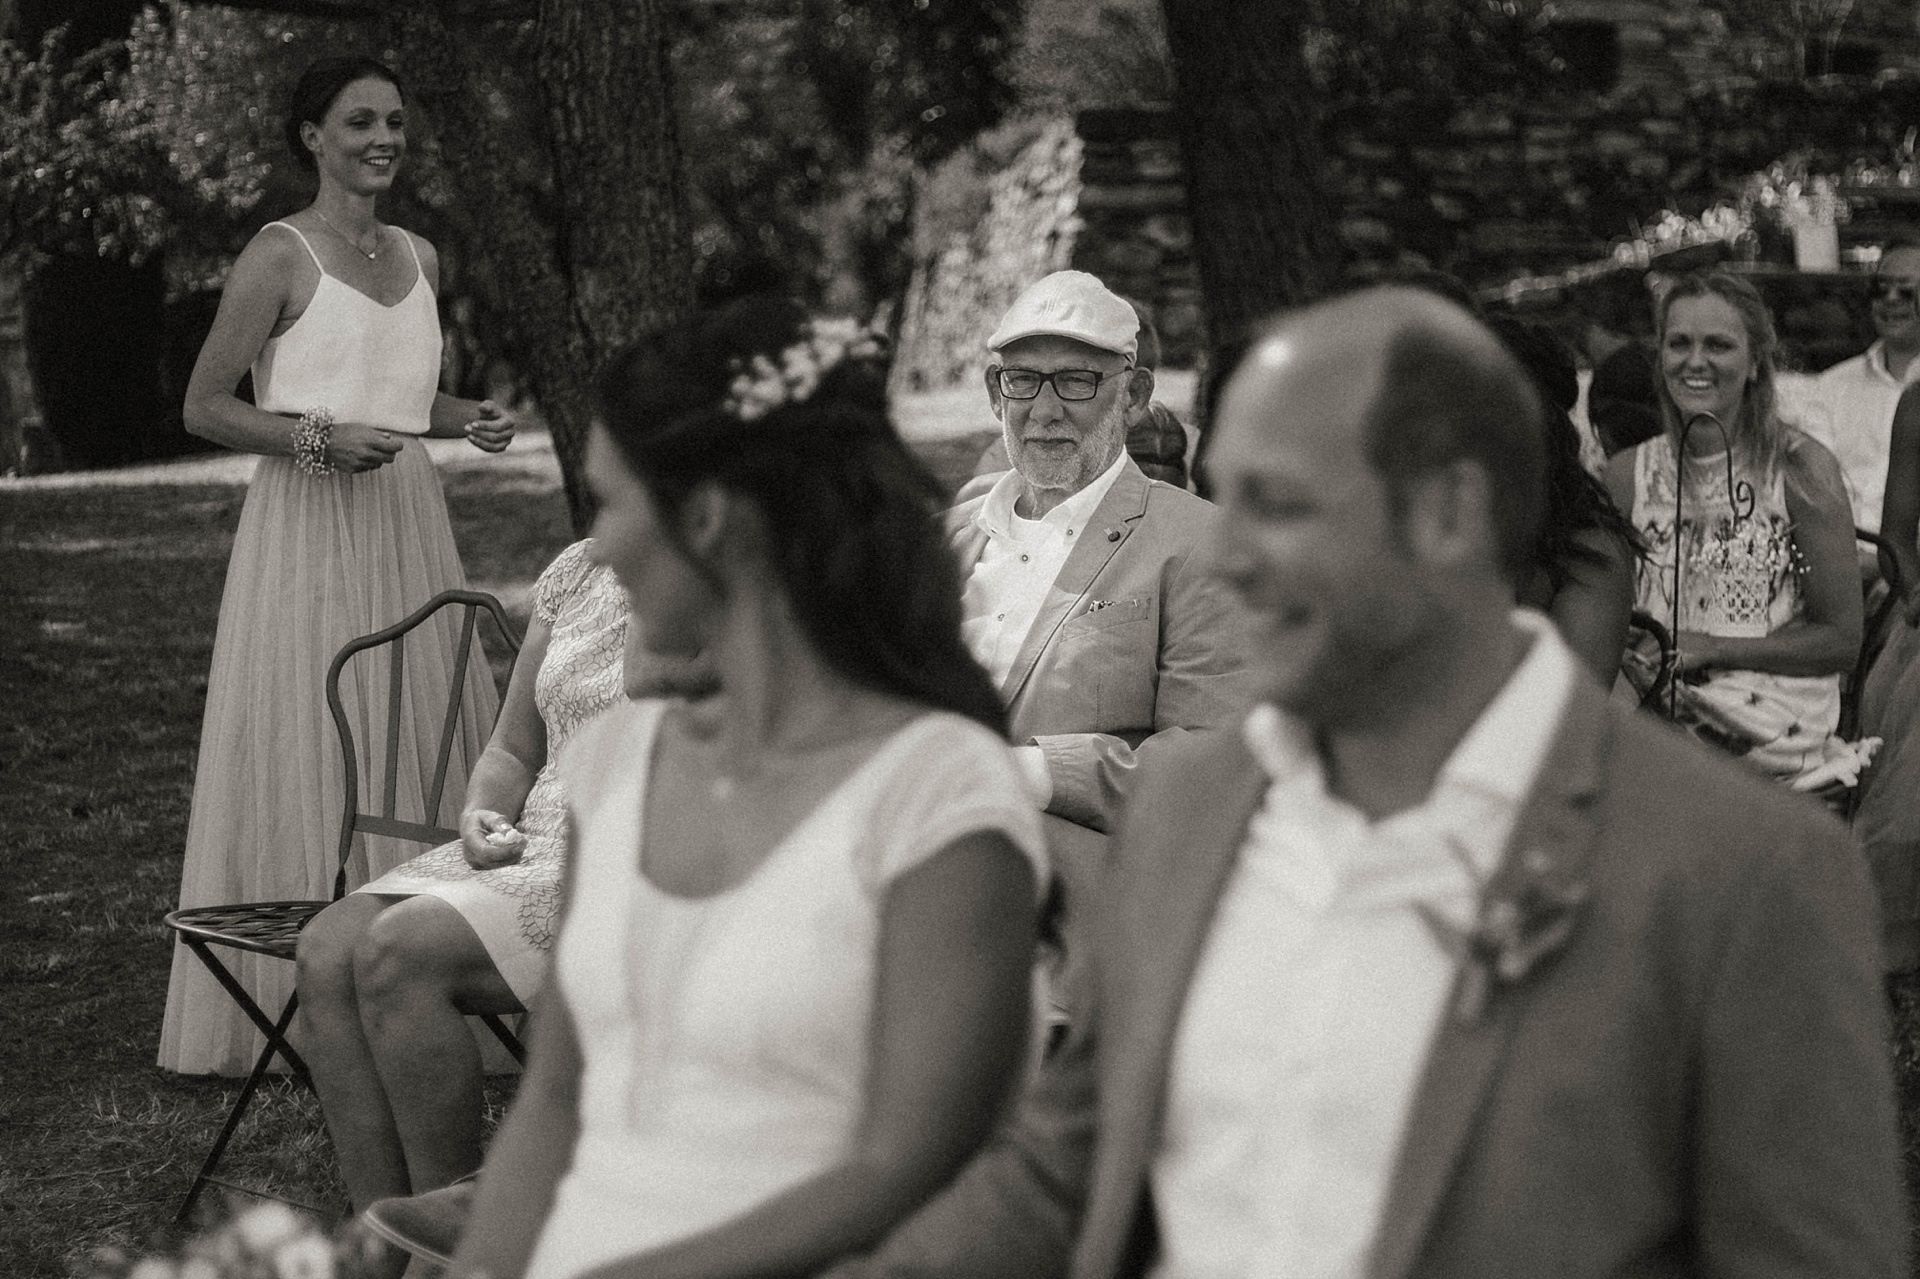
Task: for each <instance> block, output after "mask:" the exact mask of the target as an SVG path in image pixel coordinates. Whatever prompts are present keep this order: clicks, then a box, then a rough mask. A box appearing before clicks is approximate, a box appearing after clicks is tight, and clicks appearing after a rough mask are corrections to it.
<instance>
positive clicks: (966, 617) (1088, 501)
mask: <svg viewBox="0 0 1920 1279" xmlns="http://www.w3.org/2000/svg"><path fill="white" fill-rule="evenodd" d="M1126 464H1127V452H1126V450H1125V449H1122V450H1120V456H1119V457H1117V458H1115V459H1114V460H1113V465H1112V466H1109V467H1108V468H1107V469H1106V470H1104V471H1102V472H1101V473H1100V474H1099V475H1098V476H1096V477H1095V478H1094V480H1093V482H1092V483H1091V484H1088V485H1087V486H1086V487H1085V488H1083V489H1081V490H1080V491H1079V492H1078V493H1075V494H1074V495H1073V496H1071V497H1069V498H1067V499H1066V500H1064V501H1062V502H1061V503H1060V504H1059V505H1058V506H1056V507H1054V508H1053V509H1052V510H1051V511H1048V512H1047V513H1046V514H1045V515H1043V516H1041V517H1040V518H1039V519H1037V520H1029V519H1023V518H1021V517H1020V516H1019V515H1016V514H1014V510H1013V504H1014V499H1016V498H1018V497H1019V496H1020V490H1021V479H1020V472H1019V471H1008V472H1007V473H1006V474H1005V475H1003V476H1001V477H1000V480H999V482H998V483H997V484H995V485H994V486H993V487H992V488H991V489H989V490H988V491H987V496H986V500H985V501H983V502H981V504H980V509H979V510H978V511H976V512H974V516H973V522H974V525H975V526H976V527H977V528H979V529H980V530H981V531H982V532H984V533H985V534H986V535H987V545H986V549H985V550H983V551H982V552H981V553H980V558H979V560H978V561H977V562H975V564H974V566H973V571H972V572H971V573H970V574H968V576H967V585H966V589H965V591H964V592H963V593H962V595H961V612H962V621H961V623H960V634H961V637H962V638H964V639H965V640H966V642H967V648H968V649H969V650H971V651H972V653H973V655H974V657H975V658H976V659H977V660H978V661H979V663H980V665H982V666H984V667H986V668H987V674H989V675H991V676H993V682H994V684H995V685H1002V684H1005V683H1006V681H1007V672H1008V671H1010V670H1012V669H1013V659H1014V658H1015V657H1017V656H1019V654H1020V646H1021V645H1022V644H1023V643H1025V642H1026V638H1027V632H1028V631H1030V630H1032V629H1033V621H1034V618H1036V617H1038V616H1039V615H1040V608H1041V606H1042V605H1043V604H1045V603H1046V602H1047V592H1049V591H1050V590H1052V589H1053V582H1054V579H1055V578H1057V577H1059V576H1060V569H1061V567H1062V566H1063V565H1064V564H1066V562H1067V556H1068V555H1070V554H1072V552H1073V548H1074V547H1075V546H1076V545H1078V544H1079V539H1080V538H1081V537H1082V536H1083V535H1084V534H1085V533H1086V531H1087V530H1086V524H1087V521H1088V520H1089V519H1091V518H1092V517H1093V512H1094V509H1095V508H1096V507H1098V506H1099V505H1100V501H1101V499H1102V498H1104V497H1106V495H1107V490H1108V489H1110V488H1112V487H1113V482H1114V481H1115V480H1116V479H1118V478H1120V472H1121V471H1122V470H1123V469H1124V468H1125V467H1126Z"/></svg>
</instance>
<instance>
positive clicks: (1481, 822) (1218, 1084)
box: [1151, 610, 1575, 1279]
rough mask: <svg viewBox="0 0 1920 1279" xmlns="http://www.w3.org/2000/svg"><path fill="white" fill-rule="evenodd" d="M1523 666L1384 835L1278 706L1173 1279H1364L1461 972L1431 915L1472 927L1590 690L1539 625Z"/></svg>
mask: <svg viewBox="0 0 1920 1279" xmlns="http://www.w3.org/2000/svg"><path fill="white" fill-rule="evenodd" d="M1514 622H1515V625H1516V626H1518V627H1520V628H1521V629H1524V630H1526V631H1528V632H1530V633H1531V634H1532V637H1533V638H1532V643H1531V645H1530V646H1529V648H1528V652H1527V655H1526V657H1525V658H1524V659H1523V660H1522V662H1521V663H1520V665H1519V667H1518V668H1516V669H1515V671H1514V673H1513V675H1512V677H1511V678H1509V679H1508V681H1507V683H1506V685H1505V686H1504V687H1503V688H1502V689H1501V691H1500V692H1499V694H1498V695H1497V696H1495V698H1494V699H1493V701H1492V702H1491V703H1489V704H1488V706H1487V708H1486V710H1485V711H1483V712H1482V713H1481V715H1480V718H1479V719H1478V720H1477V721H1475V723H1474V725H1473V727H1472V729H1471V730H1469V731H1468V733H1467V735H1466V736H1465V737H1464V738H1462V739H1461V741H1460V744H1459V745H1458V746H1457V747H1455V748H1454V751H1453V753H1452V754H1451V755H1450V756H1448V758H1447V762H1446V764H1445V765H1444V766H1443V767H1442V768H1441V770H1440V773H1439V775H1438V776H1437V777H1436V778H1435V779H1434V785H1433V790H1432V792H1431V793H1430V794H1429V795H1428V796H1427V798H1426V799H1425V800H1424V801H1423V802H1422V803H1420V804H1419V805H1417V806H1415V807H1413V808H1410V809H1407V810H1405V811H1403V812H1400V813H1396V814H1394V815H1393V816H1391V817H1388V818H1386V819H1385V820H1383V821H1380V822H1377V823H1376V822H1370V821H1368V820H1367V818H1366V816H1365V815H1364V814H1362V813H1361V812H1360V811H1359V810H1358V809H1355V808H1353V807H1352V806H1351V805H1349V804H1347V803H1346V802H1345V801H1343V800H1340V799H1337V798H1335V797H1334V796H1332V795H1329V794H1328V793H1327V789H1326V780H1325V775H1324V773H1323V771H1322V766H1321V762H1320V758H1319V754H1318V752H1317V750H1316V749H1315V748H1314V745H1313V742H1312V738H1311V735H1310V733H1309V732H1308V730H1307V729H1306V728H1304V727H1303V726H1302V725H1300V724H1299V723H1298V722H1296V721H1293V720H1291V719H1290V718H1288V717H1287V716H1285V715H1284V714H1282V713H1281V712H1280V711H1278V710H1276V709H1274V708H1273V707H1271V706H1262V707H1259V708H1257V709H1256V710H1255V711H1254V712H1253V713H1252V714H1251V715H1249V716H1248V718H1247V721H1246V725H1245V733H1246V737H1247V744H1248V747H1249V748H1250V749H1251V750H1252V751H1253V753H1254V756H1255V758H1256V759H1258V760H1259V762H1260V765H1261V767H1262V768H1263V769H1264V770H1265V771H1266V772H1267V774H1268V776H1269V777H1270V778H1271V781H1270V783H1269V785H1268V788H1267V794H1266V800H1265V802H1264V804H1263V805H1262V807H1261V809H1260V812H1259V814H1258V815H1257V816H1256V817H1255V818H1254V820H1253V822H1252V823H1251V825H1250V826H1249V828H1248V831H1247V838H1246V842H1245V844H1244V845H1243V846H1242V847H1241V850H1240V854H1239V860H1238V862H1237V864H1236V866H1235V867H1234V870H1233V871H1232V873H1231V876H1230V878H1229V880H1228V883H1227V887H1226V891H1225V893H1224V894H1223V895H1222V897H1221V900H1220V905H1219V908H1218V911H1217V913H1216V915H1215V917H1214V921H1213V925H1212V929H1211V931H1210V933H1209V935H1208V937H1207V941H1206V944H1205V946H1204V947H1203V949H1202V951H1201V955H1200V961H1199V965H1198V967H1197V968H1196V970H1195V973H1194V979H1193V985H1192V987H1191V989H1190V990H1189V992H1188V997H1187V1003H1186V1007H1185V1010H1184V1012H1183V1013H1182V1016H1181V1021H1180V1028H1179V1031H1178V1033H1177V1035H1176V1037H1175V1041H1174V1046H1173V1059H1172V1069H1171V1075H1170V1078H1169V1086H1168V1094H1167V1112H1166V1122H1165V1125H1164V1127H1163V1131H1162V1138H1161V1147H1160V1150H1159V1153H1158V1154H1157V1155H1156V1157H1155V1159H1154V1161H1153V1167H1152V1171H1151V1180H1152V1186H1153V1195H1154V1203H1155V1206H1156V1208H1157V1209H1158V1213H1159V1225H1160V1244H1161V1250H1162V1251H1161V1261H1160V1264H1159V1267H1158V1269H1157V1270H1156V1272H1155V1274H1156V1276H1157V1279H1224V1277H1225V1276H1235V1277H1236V1279H1240V1277H1249V1279H1251V1277H1255V1276H1258V1277H1262V1279H1266V1277H1271V1279H1335V1277H1336V1276H1338V1277H1341V1279H1345V1277H1349V1276H1353V1277H1357V1276H1360V1275H1362V1274H1364V1272H1365V1270H1366V1267H1367V1262H1368V1259H1369V1256H1370V1254H1371V1252H1372V1249H1373V1245H1374V1240H1375V1238H1376V1236H1377V1235H1378V1233H1379V1227H1380V1214H1381V1211H1382V1209H1383V1207H1384V1204H1385V1199H1386V1193H1387V1187H1388V1185H1389V1183H1390V1182H1391V1180H1392V1176H1393V1171H1394V1168H1395V1165H1396V1163H1397V1161H1398V1157H1399V1150H1400V1142H1401V1136H1402V1133H1403V1130H1404V1129H1405V1126H1406V1121H1407V1114H1408V1111H1409V1108H1410V1107H1411V1105H1412V1101H1413V1094H1414V1089H1415V1087H1416V1086H1417V1084H1418V1082H1419V1078H1420V1074H1421V1071H1422V1069H1423V1067H1424V1066H1425V1064H1426V1059H1427V1053H1428V1049H1429V1047H1430V1045H1431V1042H1432V1039H1433V1035H1434V1031H1435V1030H1436V1028H1437V1027H1438V1025H1439V1022H1440V1017H1441V1015H1442V1011H1443V1005H1444V1004H1445V1002H1446V999H1447V996H1448V994H1449V992H1450V990H1451V988H1452V984H1453V977H1454V961H1453V959H1452V958H1451V957H1450V956H1449V954H1448V952H1447V951H1446V950H1445V949H1443V948H1442V946H1441V945H1440V944H1439V942H1438V941H1437V939H1436V938H1435V937H1434V936H1433V935H1432V933H1431V931H1430V930H1429V926H1428V925H1427V924H1426V923H1425V922H1424V921H1423V920H1422V919H1421V917H1420V915H1419V913H1418V912H1417V911H1416V909H1415V903H1420V902H1424V903H1427V904H1429V905H1430V906H1431V907H1432V908H1433V909H1435V910H1437V911H1439V912H1440V913H1441V914H1442V915H1443V916H1444V917H1446V918H1448V919H1450V920H1451V921H1453V922H1454V923H1455V924H1457V925H1459V926H1460V927H1463V928H1464V927H1469V926H1471V924H1472V923H1473V920H1474V916H1475V914H1476V911H1477V908H1478V902H1479V896H1480V884H1481V883H1483V882H1484V881H1485V880H1486V879H1487V878H1488V877H1490V876H1491V875H1492V874H1493V872H1494V870H1495V869H1496V868H1497V867H1498V865H1499V862H1500V858H1501V854H1502V852H1503V850H1504V848H1505V845H1506V842H1507V838H1508V836H1509V835H1510V834H1511V833H1512V830H1513V824H1514V822H1515V820H1516V819H1517V818H1518V816H1519V813H1520V810H1521V807H1522V805H1523V804H1524V802H1525V800H1526V797H1527V795H1528V793H1529V791H1530V790H1531V789H1532V786H1533V781H1534V778H1535V776H1536V775H1537V774H1538V772H1539V770H1540V766H1541V764H1542V762H1543V761H1544V760H1545V758H1546V753H1547V749H1548V746H1549V744H1550V743H1551V741H1552V738H1553V734H1554V732H1555V730H1556V729H1557V727H1558V725H1559V722H1560V718H1561V715H1562V713H1563V712H1564V710H1565V707H1566V700H1567V695H1568V693H1569V691H1570V690H1571V688H1572V686H1573V679H1574V674H1573V673H1574V669H1575V666H1574V658H1573V654H1572V652H1571V651H1570V650H1569V649H1568V648H1567V647H1566V645H1565V643H1564V642H1562V640H1561V639H1560V637H1559V636H1558V635H1557V634H1556V633H1555V632H1554V630H1553V626H1552V624H1551V623H1550V622H1548V621H1547V620H1546V618H1545V617H1543V616H1541V615H1540V614H1538V613H1532V612H1528V611H1525V610H1520V611H1516V613H1515V614H1514Z"/></svg>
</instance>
